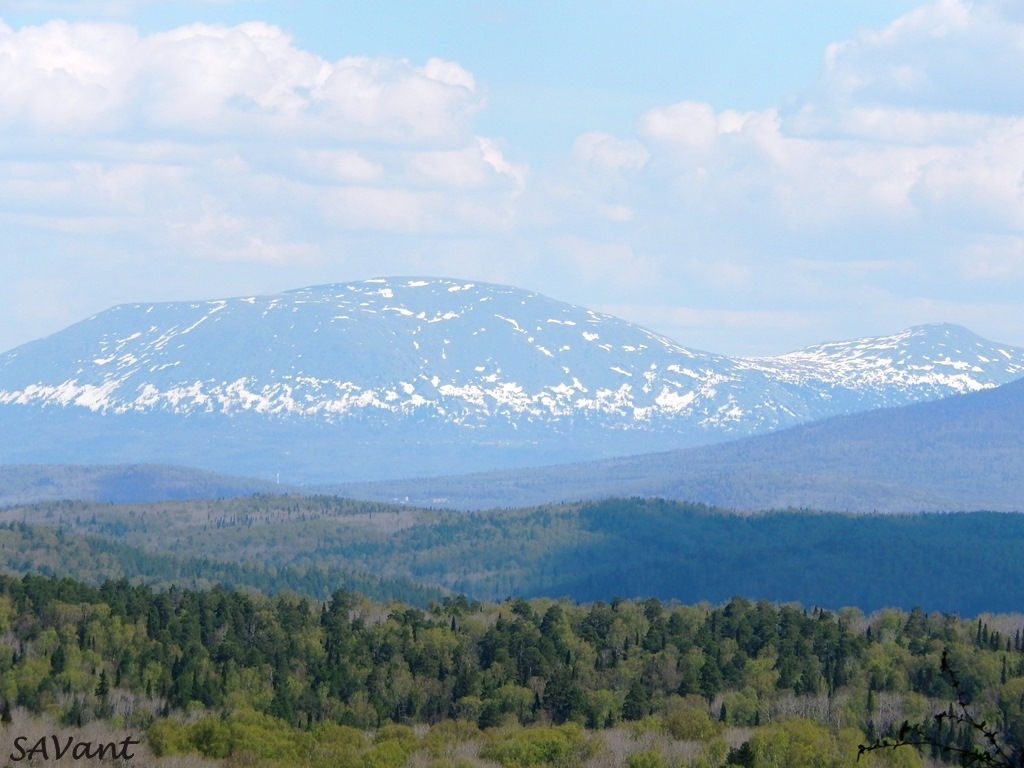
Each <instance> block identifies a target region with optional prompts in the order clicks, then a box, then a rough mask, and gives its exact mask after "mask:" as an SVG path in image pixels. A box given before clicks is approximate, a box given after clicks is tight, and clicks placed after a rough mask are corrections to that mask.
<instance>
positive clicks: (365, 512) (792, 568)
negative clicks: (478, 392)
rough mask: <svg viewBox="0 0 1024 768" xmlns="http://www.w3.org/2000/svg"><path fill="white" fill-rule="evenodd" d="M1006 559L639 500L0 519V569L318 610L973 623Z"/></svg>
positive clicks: (127, 510)
mask: <svg viewBox="0 0 1024 768" xmlns="http://www.w3.org/2000/svg"><path fill="white" fill-rule="evenodd" d="M1022 548H1024V516H1021V515H1015V514H1006V513H992V512H972V513H948V514H939V513H930V514H918V515H854V514H826V513H820V512H815V511H811V510H786V511H778V512H772V513H763V514H739V513H735V512H731V511H729V510H724V509H720V508H715V507H709V506H706V505H702V504H689V503H684V502H674V501H663V500H658V499H639V498H634V499H608V500H605V501H600V502H588V503H582V502H579V503H572V504H555V505H545V506H540V507H528V508H523V509H496V510H491V511H487V512H456V511H451V510H443V509H423V508H418V507H413V506H405V505H398V504H381V503H376V502H366V501H353V500H349V499H342V498H338V497H332V496H299V495H279V496H268V495H253V496H246V497H243V498H234V499H210V500H193V501H174V502H158V503H148V504H109V503H96V502H88V503H87V502H47V503H41V504H34V505H27V506H13V507H7V508H0V564H3V565H5V566H6V567H7V568H8V569H10V570H12V571H17V572H21V573H24V572H27V571H29V570H31V571H33V572H37V573H45V574H51V575H58V576H62V575H67V576H74V577H76V578H80V579H82V580H84V581H87V582H90V583H94V584H98V583H100V582H101V581H102V580H104V579H115V580H116V579H119V578H122V577H125V578H129V579H136V580H139V581H142V582H144V583H147V584H150V585H152V586H162V587H167V586H170V585H171V584H177V585H178V586H190V587H211V586H213V585H214V584H217V583H221V584H224V585H226V586H229V587H235V586H237V587H247V588H253V589H257V590H259V591H262V592H265V593H273V592H276V591H278V590H281V589H290V590H293V591H295V592H300V593H303V594H307V595H309V596H310V597H313V598H316V599H319V600H324V599H327V598H328V597H329V596H330V595H331V594H332V593H333V591H334V590H336V589H338V588H345V589H350V590H355V591H359V592H361V593H363V594H367V595H368V596H370V597H374V598H377V599H386V598H390V597H395V598H398V599H401V600H403V601H405V602H409V603H412V604H414V605H420V606H423V605H426V603H427V602H428V601H429V600H431V599H437V598H439V597H440V596H441V595H443V594H445V593H446V592H454V593H461V594H466V595H468V596H470V597H473V598H475V599H487V600H497V599H502V598H505V597H509V596H512V595H519V596H523V597H540V596H544V595H555V596H560V595H566V596H569V597H572V598H573V599H575V600H578V601H595V600H604V601H608V600H611V599H612V598H613V597H615V596H616V595H618V596H620V597H625V598H631V597H657V598H659V599H661V600H673V599H674V600H679V601H681V602H684V603H697V602H700V601H702V600H708V601H710V602H713V603H719V602H722V601H725V600H728V599H729V598H730V597H732V596H733V595H744V596H746V597H748V598H751V599H754V600H759V599H765V600H770V601H777V602H786V601H791V600H796V601H799V602H801V603H803V604H804V605H820V606H823V607H826V608H830V609H833V610H834V609H837V608H839V607H842V606H844V605H856V606H858V607H859V608H861V609H862V610H865V611H875V610H878V609H881V608H887V607H899V608H903V609H905V610H909V609H911V608H913V607H915V606H919V607H921V608H923V609H924V610H926V611H947V612H956V613H959V614H960V615H976V614H979V613H982V612H985V611H993V612H1006V611H1013V610H1017V609H1018V608H1019V606H1020V595H1021V594H1024V560H1022V559H1021V558H1020V557H1019V556H1018V554H1019V552H1020V551H1021V550H1022Z"/></svg>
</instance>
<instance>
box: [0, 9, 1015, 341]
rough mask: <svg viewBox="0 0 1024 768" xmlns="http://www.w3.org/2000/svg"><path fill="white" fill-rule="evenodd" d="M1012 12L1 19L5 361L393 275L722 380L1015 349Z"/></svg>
mask: <svg viewBox="0 0 1024 768" xmlns="http://www.w3.org/2000/svg"><path fill="white" fill-rule="evenodd" d="M1022 9H1024V6H1022V5H1021V4H1020V3H1019V2H1017V1H1016V0H978V1H977V2H966V0H938V2H930V3H920V2H900V1H899V0H889V1H888V2H874V1H873V0H856V1H854V0H833V1H832V2H826V3H823V2H820V0H817V1H815V2H812V1H810V0H807V1H804V0H793V2H767V1H765V0H706V1H704V0H687V1H680V2H637V3H630V4H625V3H619V2H615V3H612V2H564V3H535V2H518V3H512V2H506V3H502V2H468V1H467V2H432V3H422V2H380V3H362V2H361V3H348V2H329V3H328V2H302V1H300V0H291V1H285V0H262V1H260V0H249V1H247V2H246V1H242V0H239V1H238V2H232V0H219V1H216V2H214V1H211V2H146V1H145V0H82V1H80V2H62V1H61V0H0V20H2V24H0V232H2V233H3V237H2V238H0V270H2V274H3V280H2V281H0V301H2V303H3V306H4V307H5V309H4V310H3V312H2V314H0V318H2V322H0V350H4V349H10V348H12V347H15V346H17V345H18V344H21V343H25V342H27V341H30V340H33V339H36V338H39V337H41V336H44V335H46V334H49V333H52V332H54V331H57V330H59V329H60V328H63V327H65V326H67V325H69V324H70V323H72V322H75V321H76V320H79V319H81V318H83V317H85V316H88V315H90V314H93V313H95V312H97V311H100V310H102V309H105V308H107V307H110V306H112V305H114V304H118V303H126V302H134V301H161V300H181V299H201V298H216V297H222V296H236V295H243V294H252V293H275V292H278V291H282V290H287V289H290V288H297V287H301V286H305V285H311V284H318V283H328V282H343V281H348V280H356V279H363V278H367V277H373V276H377V275H397V274H404V275H431V274H436V275H449V276H457V277H464V278H467V279H472V280H487V281H493V282H502V283H509V284H514V285H519V286H522V287H525V288H529V289H532V290H536V291H540V292H542V293H545V294H547V295H549V296H552V297H554V298H558V299H562V300H566V301H571V302H573V303H577V304H584V305H587V306H590V307H595V308H599V309H603V310H605V311H609V312H612V313H614V314H618V315H620V316H622V317H625V318H626V319H629V320H632V321H634V322H638V323H640V324H642V325H645V326H647V327H649V328H652V329H654V330H657V331H660V332H662V333H665V334H667V335H669V336H671V337H672V338H674V339H676V340H677V341H679V342H680V343H682V344H684V345H688V346H691V347H695V348H699V349H707V350H711V351H716V352H722V353H726V354H736V355H739V354H748V355H756V354H776V353H781V352H786V351H790V350H793V349H796V348H799V347H802V346H805V345H807V344H811V343H815V342H820V341H826V340H837V339H844V338H852V337H857V336H866V335H881V334H885V333H890V332H895V331H897V330H900V329H902V328H905V327H907V326H910V325H914V324H919V323H926V322H954V323H960V324H963V325H966V326H968V327H970V328H972V329H973V330H975V331H976V332H978V333H980V334H982V335H984V336H987V337H988V338H991V339H994V340H997V341H1003V342H1006V343H1008V344H1013V345H1018V346H1024V322H1022V318H1024V84H1022V79H1021V78H1020V75H1019V73H1020V72H1022V71H1024V10H1022Z"/></svg>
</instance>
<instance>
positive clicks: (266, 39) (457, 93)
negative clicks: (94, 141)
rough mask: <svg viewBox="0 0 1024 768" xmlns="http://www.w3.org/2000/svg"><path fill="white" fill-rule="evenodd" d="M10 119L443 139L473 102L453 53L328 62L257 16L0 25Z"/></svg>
mask: <svg viewBox="0 0 1024 768" xmlns="http://www.w3.org/2000/svg"><path fill="white" fill-rule="evenodd" d="M0 99H2V100H3V103H4V104H5V107H6V108H5V109H4V111H3V117H0V120H2V121H3V122H4V123H6V124H7V125H11V124H15V125H17V124H20V125H23V126H24V127H26V128H31V129H32V130H35V131H43V132H47V133H55V134H58V135H59V134H63V133H69V132H70V133H73V134H75V135H81V134H82V133H83V132H92V133H96V134H111V133H113V134H119V133H124V132H126V131H146V132H148V133H149V134H151V135H152V134H157V135H174V136H182V135H185V136H192V135H198V136H225V135H228V136H236V135H238V134H239V133H240V132H245V133H247V134H252V133H265V134H269V135H275V136H280V137H289V138H314V137H315V138H318V139H320V140H321V141H339V140H353V139H358V140H373V141H376V142H389V143H392V142H401V143H409V144H414V145H415V144H423V143H429V144H437V143H442V144H451V143H460V142H463V141H465V140H466V139H467V136H468V135H469V130H470V128H471V122H470V121H471V118H472V117H473V115H474V114H475V113H476V112H477V110H479V108H480V107H481V106H482V103H483V99H482V95H481V94H480V93H479V92H478V90H477V88H476V84H475V80H474V78H473V76H472V74H471V73H469V72H467V71H466V70H464V69H463V68H462V67H460V66H459V65H458V64H456V63H454V62H449V61H442V60H440V59H430V60H428V61H427V62H426V64H424V65H423V66H414V65H412V64H410V63H409V62H407V61H402V60H387V59H371V58H367V57H348V58H343V59H341V60H339V61H335V62H329V61H326V60H324V59H322V58H320V57H318V56H316V55H314V54H311V53H309V52H307V51H303V50H300V49H298V48H296V47H295V46H294V45H293V44H292V41H291V38H290V37H289V36H288V35H286V34H285V33H284V32H283V31H282V30H281V29H280V28H278V27H275V26H273V25H270V24H265V23H263V22H247V23H245V24H240V25H238V26H233V27H226V26H221V25H213V24H192V25H189V26H185V27H179V28H177V29H173V30H170V31H168V32H163V33H159V34H153V35H148V36H140V35H138V33H137V32H136V31H135V30H134V29H133V28H131V27H129V26H126V25H120V24H111V23H103V24H98V23H75V24H73V23H68V22H65V21H51V22H49V23H47V24H45V25H43V26H40V27H26V28H23V29H20V30H17V31H15V30H12V29H10V28H9V27H4V26H0Z"/></svg>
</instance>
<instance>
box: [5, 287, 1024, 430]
mask: <svg viewBox="0 0 1024 768" xmlns="http://www.w3.org/2000/svg"><path fill="white" fill-rule="evenodd" d="M1021 376H1024V350H1020V349H1015V348H1011V347H1007V346H1005V345H997V344H993V343H991V342H988V341H985V340H984V339H981V338H979V337H977V336H975V335H973V334H971V333H970V332H969V331H967V330H966V329H963V328H960V327H957V326H952V325H931V326H919V327H916V328H911V329H908V330H905V331H902V332H900V333H898V334H894V335H891V336H886V337H881V338H865V339H855V340H852V341H843V342H833V343H828V344H821V345H817V346H813V347H808V348H806V349H803V350H799V351H796V352H791V353H789V354H785V355H779V356H777V357H744V358H729V357H724V356H721V355H715V354H712V353H707V352H701V351H697V350H691V349H688V348H686V347H683V346H682V345H680V344H679V343H677V342H675V341H673V340H671V339H668V338H666V337H664V336H661V335H659V334H656V333H653V332H651V331H649V330H647V329H644V328H641V327H638V326H635V325H632V324H630V323H628V322H626V321H624V320H621V319H618V318H615V317H612V316H609V315H605V314H601V313H598V312H594V311H592V310H588V309H586V308H581V307H576V306H572V305H569V304H564V303H561V302H557V301H553V300H551V299H548V298H546V297H544V296H540V295H538V294H535V293H530V292H527V291H523V290H519V289H516V288H511V287H507V286H499V285H491V284H485V283H472V282H464V281H458V280H450V279H443V278H411V279H410V278H378V279H374V280H367V281H363V282H359V283H349V284H336V285H326V286H315V287H309V288H303V289H299V290H296V291H290V292H287V293H283V294H279V295H275V296H262V297H261V296H249V297H244V298H234V299H219V300H215V301H206V302H179V303H167V304H133V305H122V306H119V307H115V308H113V309H111V310H108V311H107V312H103V313H100V314H98V315H96V316H94V317H92V318H89V319H88V320H85V321H83V322H81V323H78V324H76V325H74V326H72V327H70V328H68V329H66V330H65V331H62V332H60V333H58V334H55V335H54V336H51V337H48V338H46V339H42V340H39V341H37V342H33V343H31V344H28V345H25V346H23V347H21V348H19V349H16V350H13V351H11V352H9V353H7V354H6V355H3V356H0V404H2V405H5V406H11V407H15V406H17V407H42V408H52V407H60V408H83V409H87V410H89V411H91V412H95V413H103V414H110V415H116V414H127V413H155V412H161V413H168V414H176V415H180V416H185V417H187V416H189V415H193V414H199V413H202V414H215V415H221V416H225V417H231V416H233V415H237V414H240V413H251V414H258V415H262V416H266V417H268V418H275V419H303V420H320V421H322V422H323V423H325V424H331V423H339V422H343V421H345V420H352V419H355V420H364V419H366V418H373V419H376V420H382V421H383V422H385V423H396V424H397V423H402V422H403V421H404V420H407V419H416V420H418V421H421V422H422V421H423V420H436V421H438V422H444V423H449V424H454V425H460V426H465V427H473V428H474V429H476V428H480V427H481V426H488V425H489V426H494V427H495V428H499V427H506V428H507V427H512V428H514V429H516V428H518V427H519V426H521V425H526V424H531V425H536V424H539V423H543V424H547V425H548V426H549V427H550V428H551V429H553V430H569V429H575V428H578V427H580V426H581V425H584V424H589V425H596V426H598V427H600V428H602V429H613V430H641V431H644V430H646V431H651V432H679V433H684V432H686V433H704V434H707V435H712V434H728V435H730V436H737V437H738V436H741V435H746V434H752V433H756V432H763V431H766V430H773V429H777V428H779V427H784V426H790V425H793V424H797V423H800V422H804V421H808V420H812V419H818V418H823V417H828V416H833V415H839V414H844V413H851V412H854V411H860V410H868V409H872V408H878V407H883V406H896V405H903V404H907V403H911V402H917V401H920V400H928V399H933V398H938V397H944V396H947V395H952V394H960V393H965V392H971V391H976V390H979V389H984V388H988V387H994V386H998V385H1000V384H1003V383H1005V382H1008V381H1010V380H1012V379H1015V378H1019V377H1021Z"/></svg>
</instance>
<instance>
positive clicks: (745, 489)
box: [332, 381, 1024, 512]
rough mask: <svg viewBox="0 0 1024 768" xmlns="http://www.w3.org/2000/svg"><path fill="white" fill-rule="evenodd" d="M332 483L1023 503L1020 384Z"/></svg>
mask: <svg viewBox="0 0 1024 768" xmlns="http://www.w3.org/2000/svg"><path fill="white" fill-rule="evenodd" d="M332 490H333V491H335V492H339V493H344V494H345V495H349V496H354V497H357V498H365V499H377V500H407V501H408V502H410V503H418V504H429V503H434V504H442V505H444V506H448V507H453V508H459V509H476V508H487V507H492V506H525V505H531V504H540V503H547V502H554V501H567V500H576V499H599V498H604V497H608V496H649V497H650V496H653V497H660V498H666V499H679V500H687V501H700V502H704V503H707V504H716V505H720V506H725V507H731V508H735V509H787V508H810V509H822V510H838V511H854V512H871V511H879V512H919V511H928V510H938V511H948V510H977V509H985V510H992V511H1007V512H1008V511H1024V381H1015V382H1011V383H1009V384H1005V385H1003V386H1001V387H998V388H996V389H991V390H985V391H982V392H976V393H972V394H969V395H965V396H963V397H956V398H947V399H944V400H940V401H937V402H931V403H921V404H915V405H910V406H904V407H901V408H891V409H882V410H877V411H871V412H868V413H861V414H856V415H852V416H846V417H837V418H833V419H828V420H824V421H820V422H815V423H812V424H806V425H801V426H798V427H793V428H791V429H787V430H782V431H779V432H776V433H773V434H770V435H762V436H758V437H752V438H748V439H745V440H738V441H734V442H731V443H726V444H722V445H713V446H707V447H703V448H694V449H688V450H680V451H668V452H664V453H654V454H645V455H638V456H631V457H627V458H620V459H610V460H605V461H596V462H590V463H585V464H573V465H562V466H551V467H540V468H534V469H531V470H527V471H505V472H489V473H480V474H476V475H464V476H458V477H446V478H431V479H419V480H415V481H405V482H382V483H362V484H360V483H353V484H348V485H345V486H341V487H335V488H333V489H332Z"/></svg>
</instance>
